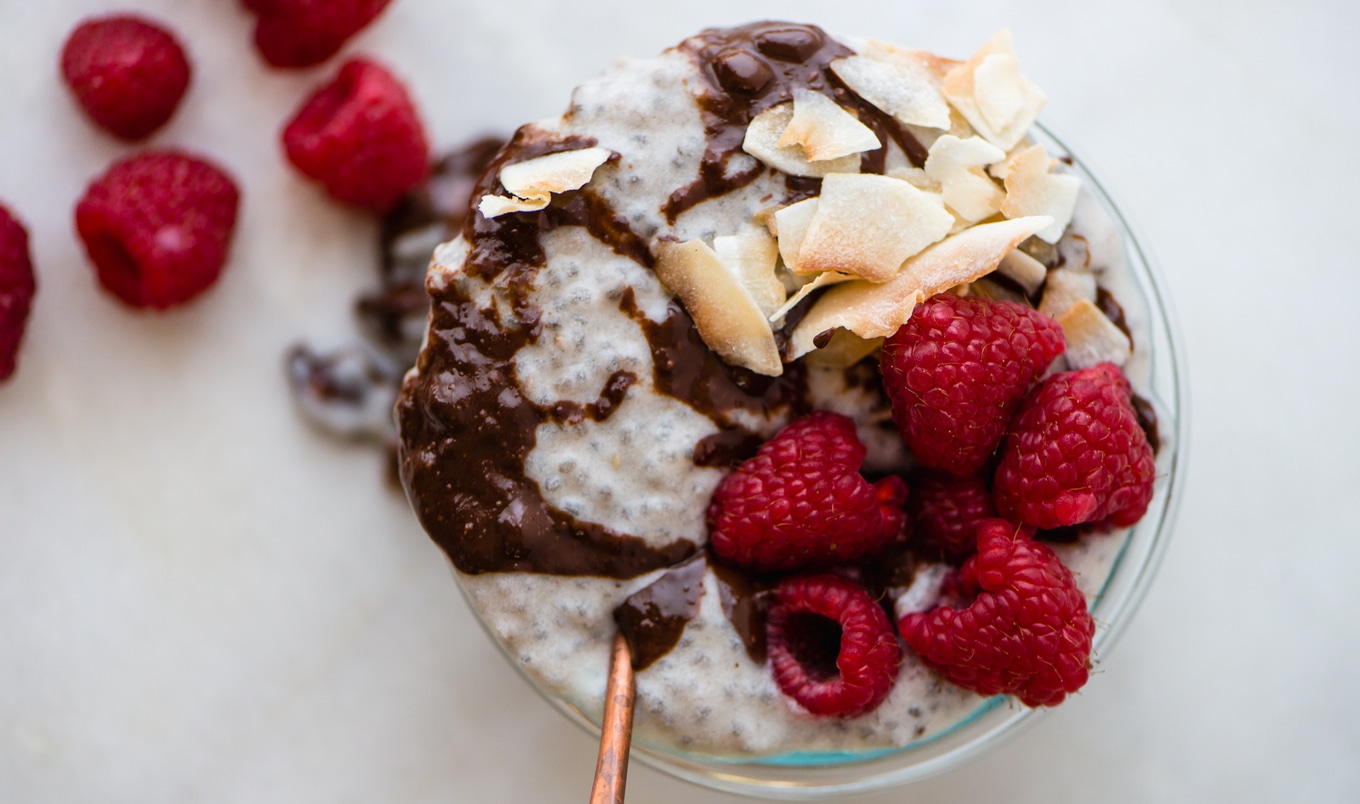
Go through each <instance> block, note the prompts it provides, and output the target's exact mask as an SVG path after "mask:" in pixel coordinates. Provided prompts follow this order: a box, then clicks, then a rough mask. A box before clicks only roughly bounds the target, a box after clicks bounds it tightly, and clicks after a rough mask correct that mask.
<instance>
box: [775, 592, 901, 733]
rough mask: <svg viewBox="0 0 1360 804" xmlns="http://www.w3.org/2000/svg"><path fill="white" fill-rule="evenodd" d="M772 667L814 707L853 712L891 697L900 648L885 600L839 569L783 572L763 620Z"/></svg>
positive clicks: (790, 691)
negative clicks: (885, 610)
mask: <svg viewBox="0 0 1360 804" xmlns="http://www.w3.org/2000/svg"><path fill="white" fill-rule="evenodd" d="M765 635H766V640H767V642H768V645H769V656H770V670H771V671H772V672H773V673H774V680H775V683H777V684H778V685H779V689H781V690H783V691H784V694H785V695H787V696H789V697H790V698H792V699H794V700H795V701H797V702H798V704H799V705H800V706H802V707H803V708H804V709H806V710H808V711H809V712H811V713H813V714H814V715H830V716H839V717H852V716H854V715H862V714H864V713H865V712H868V711H870V710H872V709H874V708H875V707H877V706H878V705H879V704H880V703H882V702H883V699H884V698H886V697H888V693H889V692H890V691H891V690H892V688H893V684H894V683H895V682H896V681H897V668H898V666H899V665H900V664H901V661H902V649H901V647H900V646H899V645H898V643H897V637H896V635H894V634H893V630H892V623H890V622H888V615H886V614H884V613H883V609H882V607H880V606H879V605H878V603H877V602H876V601H875V600H874V599H873V598H871V597H869V593H868V592H866V591H864V588H863V587H861V586H860V585H859V584H856V583H855V582H854V581H850V580H847V579H845V578H841V577H839V576H836V575H811V576H801V577H794V578H786V579H784V580H783V581H782V582H781V583H780V584H779V587H778V588H777V589H776V590H775V600H774V603H773V604H772V605H771V606H770V613H769V619H768V620H767V621H766V624H765Z"/></svg>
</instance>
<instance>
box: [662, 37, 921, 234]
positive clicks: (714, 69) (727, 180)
mask: <svg viewBox="0 0 1360 804" xmlns="http://www.w3.org/2000/svg"><path fill="white" fill-rule="evenodd" d="M680 49H681V50H682V51H684V52H686V53H688V54H689V55H690V57H691V58H692V59H693V60H694V63H695V65H696V66H697V68H698V70H699V75H700V77H701V78H702V79H703V82H704V84H705V87H704V88H705V90H706V91H705V92H703V93H702V94H700V95H699V97H698V103H699V109H700V111H701V113H702V115H703V120H704V134H705V137H706V138H707V143H706V146H705V149H704V156H703V160H702V161H701V162H700V165H699V176H698V177H697V178H696V179H695V180H694V181H692V182H690V183H689V184H687V185H685V186H684V187H680V188H678V189H677V190H676V191H675V192H674V193H672V194H671V197H670V198H669V199H668V200H667V201H666V204H665V206H664V207H663V208H662V212H664V213H665V214H666V219H667V220H669V221H670V222H671V223H674V222H675V220H676V218H677V217H679V215H680V214H681V213H682V212H684V211H685V210H687V209H690V208H692V207H694V206H695V205H697V204H699V203H702V202H703V201H706V200H707V199H709V198H713V197H715V196H720V195H724V194H726V193H730V192H732V191H733V190H737V189H740V188H742V187H745V186H746V185H748V184H750V183H751V182H753V181H755V179H756V177H757V176H759V175H760V174H761V173H762V172H764V171H765V169H766V168H765V166H764V165H762V164H760V163H759V162H754V163H753V164H751V165H749V166H747V167H744V168H740V169H737V170H735V171H734V170H733V169H732V158H733V157H734V156H736V155H737V154H740V153H742V149H741V144H742V141H743V140H744V139H745V137H746V127H747V125H749V124H750V122H751V120H752V119H754V118H755V117H756V116H757V115H759V114H760V113H761V112H763V111H765V110H766V109H769V108H771V107H773V106H778V105H779V104H781V103H785V102H787V101H791V100H793V91H794V90H795V89H810V90H813V91H815V92H820V93H822V94H824V95H826V96H828V97H830V98H831V99H832V100H835V101H836V102H837V103H839V104H840V105H841V106H844V107H846V108H849V109H851V110H853V111H854V112H855V113H856V114H858V116H859V119H860V121H861V122H862V123H864V125H866V126H868V127H869V129H870V130H872V131H873V132H874V134H875V135H876V136H877V137H878V140H879V142H880V143H882V147H880V148H878V149H877V150H875V151H870V152H868V153H865V154H864V155H863V157H862V158H861V164H860V170H861V171H863V172H865V173H882V172H883V169H884V164H885V160H886V158H887V144H888V141H889V140H891V141H892V142H896V143H897V145H898V147H900V148H901V149H902V151H903V152H904V153H906V155H907V158H908V159H910V160H911V162H912V164H914V165H916V166H917V167H920V166H922V165H924V164H925V160H926V149H925V147H924V146H922V145H921V143H920V142H919V141H918V140H917V139H916V137H915V136H913V135H912V133H911V132H910V131H909V130H908V129H907V127H906V126H904V125H902V123H901V122H899V121H898V120H897V119H896V118H894V117H893V116H892V115H889V114H886V113H884V112H883V111H882V110H880V109H878V108H877V107H875V106H874V105H873V104H871V103H868V102H866V101H865V100H864V99H863V98H861V97H859V96H858V95H856V94H855V93H854V92H852V91H850V89H849V88H848V87H846V86H845V85H844V84H843V83H841V82H840V81H839V80H838V79H837V78H836V76H835V74H834V73H833V72H832V71H831V63H832V62H833V61H835V60H836V59H839V58H843V57H845V56H851V55H854V51H852V50H851V49H850V48H848V47H846V46H845V45H842V44H841V43H840V42H837V41H836V40H834V39H832V38H831V37H830V36H827V34H826V32H825V31H823V30H822V29H821V28H818V27H816V26H815V25H797V24H794V23H787V22H755V23H751V24H749V25H743V26H740V27H737V28H710V29H708V30H705V31H704V32H702V33H700V34H699V35H698V36H694V37H691V38H689V39H687V40H685V41H684V42H683V43H682V44H681V45H680ZM752 161H754V160H752ZM790 189H791V190H792V189H793V186H792V185H790Z"/></svg>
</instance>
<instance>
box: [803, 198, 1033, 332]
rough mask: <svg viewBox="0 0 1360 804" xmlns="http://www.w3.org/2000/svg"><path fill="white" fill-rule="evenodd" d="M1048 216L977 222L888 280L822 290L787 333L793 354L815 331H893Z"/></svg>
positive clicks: (984, 268) (992, 264)
mask: <svg viewBox="0 0 1360 804" xmlns="http://www.w3.org/2000/svg"><path fill="white" fill-rule="evenodd" d="M1051 222H1052V221H1051V219H1050V218H1046V217H1042V216H1039V217H1034V218H1016V219H1015V220H1007V221H998V222H996V223H983V224H979V225H977V226H973V227H971V228H969V229H966V230H964V231H962V232H960V233H959V234H956V235H953V236H952V237H949V238H948V239H946V240H944V241H943V242H940V243H937V244H935V245H933V246H931V247H930V248H928V249H926V250H925V251H922V252H921V253H920V254H917V255H916V256H915V257H913V258H911V259H910V260H908V261H907V263H906V264H905V265H903V266H902V270H901V272H900V273H899V274H898V275H897V276H895V277H894V278H893V279H892V280H891V281H889V282H884V283H882V284H875V283H872V282H865V281H862V280H861V281H855V282H847V283H845V284H842V285H838V286H837V287H834V288H832V289H830V290H828V291H827V292H826V295H824V296H822V297H821V298H820V299H818V300H817V302H816V303H815V304H813V305H812V309H810V310H808V312H807V315H805V316H803V320H802V321H800V322H799V323H798V326H797V327H795V328H794V330H793V333H792V334H791V335H790V338H789V347H790V349H791V351H792V355H793V357H799V356H801V355H804V354H807V353H808V352H810V351H812V350H813V349H815V348H817V346H816V343H815V342H814V341H815V339H816V338H817V336H818V335H820V334H821V333H823V332H827V331H830V330H834V329H837V328H844V329H848V330H850V331H851V332H853V333H855V334H856V335H858V336H860V337H861V338H866V339H867V338H883V337H887V336H889V335H891V334H893V333H894V332H896V331H897V330H898V328H899V327H901V326H902V325H903V324H905V323H906V321H907V319H908V318H910V317H911V311H912V310H914V309H915V308H916V305H917V304H919V303H920V302H922V301H923V300H925V299H926V298H928V297H930V296H933V295H935V294H936V293H939V292H941V291H945V290H948V289H950V288H952V287H955V286H956V285H961V284H963V283H965V282H972V281H974V280H976V279H978V278H979V277H981V276H983V275H985V274H987V273H989V272H991V271H992V270H993V269H994V268H996V266H997V263H999V262H1001V259H1002V258H1003V257H1005V256H1006V254H1008V253H1009V252H1010V251H1011V250H1012V249H1014V248H1015V247H1016V246H1017V245H1019V244H1020V243H1021V241H1023V240H1024V239H1025V238H1027V237H1030V236H1031V235H1033V234H1034V233H1035V232H1037V231H1038V230H1040V229H1042V228H1044V227H1045V226H1048V225H1049V224H1050V223H1051Z"/></svg>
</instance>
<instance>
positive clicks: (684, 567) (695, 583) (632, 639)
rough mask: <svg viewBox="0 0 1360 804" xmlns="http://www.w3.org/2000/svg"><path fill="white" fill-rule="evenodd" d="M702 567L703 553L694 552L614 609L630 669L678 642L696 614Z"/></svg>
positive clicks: (640, 666) (642, 666)
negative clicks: (631, 665) (629, 653)
mask: <svg viewBox="0 0 1360 804" xmlns="http://www.w3.org/2000/svg"><path fill="white" fill-rule="evenodd" d="M705 566H707V564H706V562H705V560H704V554H703V553H697V554H695V555H694V556H692V557H690V558H689V559H686V560H685V561H684V562H683V563H681V564H679V565H677V566H675V567H672V568H671V569H669V570H667V571H666V572H665V574H663V575H662V576H661V577H660V578H657V579H656V580H655V581H652V582H651V583H650V584H648V585H647V586H644V587H643V588H642V589H639V590H638V591H636V592H634V593H633V594H631V595H629V596H628V599H627V600H625V601H623V602H622V603H620V604H619V606H618V608H616V609H614V622H616V623H618V625H619V631H620V633H622V634H623V637H624V639H626V640H628V647H629V648H630V649H631V651H632V654H633V669H634V670H642V669H645V668H646V667H648V666H649V665H651V664H652V662H655V661H656V660H657V659H660V658H661V657H662V656H665V655H666V654H667V653H670V651H671V649H672V648H674V647H675V646H676V644H678V643H679V642H680V635H681V634H682V633H684V630H685V624H686V623H688V622H689V621H690V620H691V619H693V618H694V615H696V614H698V613H699V601H700V599H701V598H702V597H703V595H704V567H705Z"/></svg>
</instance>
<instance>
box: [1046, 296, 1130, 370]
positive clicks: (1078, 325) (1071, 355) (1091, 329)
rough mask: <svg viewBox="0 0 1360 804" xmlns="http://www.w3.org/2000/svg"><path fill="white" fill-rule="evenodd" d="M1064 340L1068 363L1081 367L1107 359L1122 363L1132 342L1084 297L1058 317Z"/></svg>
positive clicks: (1127, 355)
mask: <svg viewBox="0 0 1360 804" xmlns="http://www.w3.org/2000/svg"><path fill="white" fill-rule="evenodd" d="M1058 324H1060V325H1061V326H1062V328H1063V337H1064V338H1065V339H1066V340H1067V351H1066V355H1067V365H1068V366H1069V367H1070V368H1072V369H1084V368H1089V367H1091V366H1094V365H1096V364H1097V363H1104V362H1106V361H1108V362H1110V363H1114V364H1115V365H1116V366H1122V365H1124V363H1126V362H1127V361H1128V359H1129V355H1131V354H1133V344H1132V343H1131V342H1130V341H1129V336H1127V335H1125V334H1124V331H1123V330H1121V329H1120V328H1119V327H1117V326H1115V323H1114V322H1113V321H1111V320H1110V319H1109V318H1107V317H1106V315H1105V314H1104V313H1102V312H1101V311H1100V308H1099V307H1097V306H1095V304H1093V303H1091V302H1090V301H1088V300H1087V299H1082V300H1081V301H1078V302H1077V303H1076V304H1074V305H1072V306H1071V307H1070V308H1068V310H1067V312H1065V313H1063V314H1062V315H1061V316H1060V317H1059V318H1058Z"/></svg>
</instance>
